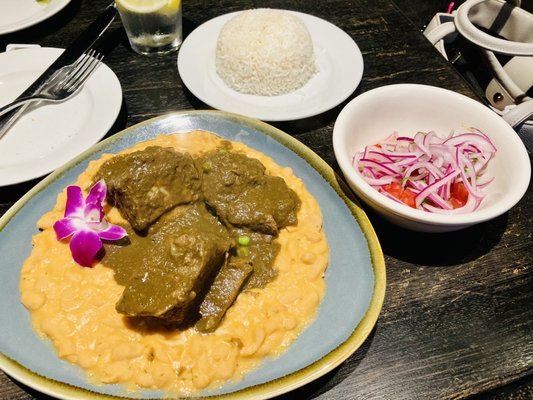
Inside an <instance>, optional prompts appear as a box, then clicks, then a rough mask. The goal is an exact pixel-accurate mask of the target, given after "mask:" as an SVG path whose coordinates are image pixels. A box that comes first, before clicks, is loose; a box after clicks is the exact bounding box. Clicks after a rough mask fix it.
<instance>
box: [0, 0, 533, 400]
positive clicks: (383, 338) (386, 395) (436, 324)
mask: <svg viewBox="0 0 533 400" xmlns="http://www.w3.org/2000/svg"><path fill="white" fill-rule="evenodd" d="M108 2H109V0H91V1H89V0H85V1H79V0H73V1H72V2H71V3H70V4H69V5H68V6H67V8H66V9H65V10H63V11H62V12H60V13H59V14H57V15H56V16H54V17H52V18H50V19H49V20H47V21H45V22H43V23H41V24H39V25H38V26H35V27H32V28H29V29H26V30H24V31H21V32H18V33H15V34H10V35H4V36H0V51H3V50H4V49H5V45H6V44H8V43H37V44H40V45H42V46H49V47H65V46H66V45H68V44H69V43H70V42H71V41H72V40H73V39H74V38H75V37H76V36H77V35H78V34H79V33H80V32H81V31H82V30H83V28H84V27H85V26H87V25H88V24H89V23H90V22H91V21H92V20H93V19H94V18H95V15H96V14H97V13H98V12H99V11H100V10H102V9H103V8H104V7H105V6H106V5H107V3H108ZM447 4H448V2H446V1H436V0H428V1H425V0H413V1H407V0H395V1H388V0H325V1H321V2H314V1H308V0H271V1H264V0H257V1H250V0H225V1H213V0H211V1H210V0H186V1H185V2H184V5H183V10H184V18H185V21H184V30H185V34H187V33H189V32H191V31H192V30H193V29H194V28H195V27H196V26H198V25H199V24H201V23H203V22H205V21H207V20H209V19H211V18H213V17H216V16H218V15H221V14H224V13H227V12H231V11H237V10H242V9H248V8H257V7H270V8H284V9H291V10H297V11H301V12H305V13H309V14H312V15H315V16H318V17H321V18H323V19H326V20H328V21H330V22H332V23H334V24H335V25H337V26H339V27H340V28H342V29H343V30H345V31H346V32H347V33H348V34H349V35H350V36H351V37H353V38H354V39H355V40H356V42H357V44H358V45H359V47H360V49H361V51H362V53H363V57H364V61H365V71H364V75H363V79H362V82H361V84H360V86H359V88H358V89H357V90H356V92H355V93H354V94H353V95H352V97H354V96H356V95H358V94H360V93H362V92H365V91H367V90H369V89H372V88H375V87H379V86H383V85H388V84H394V83H405V82H411V83H423V84H429V85H434V86H440V87H444V88H448V89H451V90H454V91H457V92H460V93H462V94H465V95H467V96H470V97H474V98H475V94H474V93H473V91H472V90H471V88H470V86H469V85H468V84H467V83H465V81H464V80H463V79H462V78H461V77H460V75H459V74H458V73H456V71H455V70H454V69H453V68H452V67H451V66H450V65H449V64H448V63H447V62H446V61H445V60H444V59H443V58H441V57H440V56H439V54H438V53H437V52H436V51H435V50H434V49H433V48H432V47H431V45H430V44H429V42H427V41H426V40H425V38H424V37H423V36H422V34H421V33H420V31H421V28H422V25H423V24H424V23H426V22H427V21H429V19H430V17H431V16H432V15H433V14H434V13H435V12H436V11H443V10H444V9H445V8H446V6H447ZM0 12H1V11H0ZM101 45H102V49H103V51H104V52H105V53H106V63H107V65H108V66H109V67H110V68H112V69H113V71H114V72H115V73H116V75H117V76H118V78H119V80H120V82H121V84H122V90H123V96H124V102H123V109H122V110H121V113H120V116H119V118H118V120H117V122H116V124H115V126H114V127H113V128H112V129H111V131H110V132H109V134H108V135H112V134H114V133H116V132H117V131H119V130H121V129H123V128H125V127H127V126H130V125H132V124H135V123H137V122H140V121H143V120H145V119H147V118H150V117H154V116H157V115H160V114H163V113H166V112H169V111H175V110H183V109H206V108H209V107H207V106H206V105H205V104H203V103H201V102H200V101H199V100H197V99H196V98H194V96H192V95H191V94H190V93H189V92H188V91H187V90H186V88H185V87H184V85H183V84H182V82H181V80H180V77H179V75H178V72H177V68H176V56H175V55H170V56H165V57H161V58H146V57H142V56H139V55H137V54H135V53H133V52H132V51H131V50H130V49H129V47H128V45H127V41H126V38H125V34H124V32H123V30H122V28H121V25H120V22H119V21H118V20H116V21H115V22H114V23H113V25H112V26H111V28H110V29H109V30H108V32H107V34H106V35H105V37H104V40H103V43H101ZM340 61H341V60H340ZM343 105H344V104H341V105H340V106H338V107H336V108H335V109H333V110H331V111H329V112H326V113H324V114H321V115H318V116H316V117H313V118H309V119H305V120H301V121H292V122H283V123H277V124H275V125H276V126H277V127H278V128H281V129H282V130H284V131H285V132H287V133H288V134H290V135H292V136H294V137H295V138H297V139H298V140H300V141H302V142H303V143H305V144H306V145H307V146H309V147H310V148H312V149H313V150H314V151H315V152H316V153H317V154H318V155H319V156H321V157H322V158H323V159H324V160H325V161H326V162H327V163H328V164H329V165H331V166H332V167H333V168H334V169H335V170H337V171H338V166H337V164H336V162H335V158H334V155H333V150H332V144H331V135H332V128H333V124H334V121H335V118H336V116H337V114H338V112H339V111H340V109H341V108H342V106H343ZM36 182H37V180H36V181H32V182H28V183H24V184H20V185H15V186H10V187H4V188H0V214H3V213H4V212H5V211H6V210H7V209H8V208H9V207H10V206H11V205H12V204H13V203H14V202H15V201H16V200H17V199H18V198H20V197H21V196H22V195H23V194H24V193H25V192H26V191H28V190H29V189H30V188H31V187H32V186H33V185H35V183H36ZM367 211H368V215H369V217H370V219H371V221H372V223H373V225H374V227H375V229H376V231H377V234H378V237H379V239H380V242H381V245H382V248H383V251H384V254H385V260H386V264H387V291H386V297H385V302H384V305H383V309H382V312H381V315H380V317H379V320H378V322H377V325H376V327H375V329H374V330H373V332H372V334H371V335H370V337H369V338H368V339H367V341H366V342H365V343H364V345H363V346H362V347H361V348H360V349H359V350H358V351H356V352H355V354H353V355H352V356H351V357H350V358H349V359H348V360H347V361H346V362H344V363H343V364H342V365H341V366H339V367H338V368H336V369H335V370H334V371H332V372H330V373H328V374H327V375H326V376H324V377H322V378H320V379H318V380H317V381H315V382H313V383H311V384H308V385H307V386H305V387H303V388H301V389H298V390H296V391H295V392H292V393H289V394H287V395H286V396H283V398H286V399H301V398H308V399H309V398H320V399H457V398H472V397H473V398H478V397H479V398H487V399H506V398H510V399H527V398H533V306H532V305H533V262H532V260H531V259H532V256H533V238H532V229H533V222H532V221H533V190H532V188H531V186H530V187H529V189H528V192H527V194H526V195H525V197H524V198H523V199H522V201H520V203H519V204H518V205H516V206H515V207H514V208H513V209H512V210H511V211H509V212H508V213H507V214H505V215H502V216H501V217H499V218H496V219H495V220H493V221H490V222H486V223H483V224H481V225H478V226H475V227H472V228H469V229H465V230H463V231H460V232H455V233H448V234H435V235H431V234H419V233H414V232H409V231H405V230H402V229H399V228H397V227H395V226H392V225H390V224H389V223H387V222H385V221H383V220H381V219H380V218H379V217H378V216H376V215H374V214H373V213H372V212H370V211H369V210H367ZM415 249H416V250H415ZM414 250H415V251H414ZM0 398H1V399H19V400H22V399H34V398H38V399H41V398H46V396H44V395H42V394H39V393H37V392H35V391H33V390H32V389H30V388H28V387H25V386H24V385H22V384H20V383H18V382H16V381H15V380H13V379H11V378H9V377H8V376H6V375H4V374H3V373H0Z"/></svg>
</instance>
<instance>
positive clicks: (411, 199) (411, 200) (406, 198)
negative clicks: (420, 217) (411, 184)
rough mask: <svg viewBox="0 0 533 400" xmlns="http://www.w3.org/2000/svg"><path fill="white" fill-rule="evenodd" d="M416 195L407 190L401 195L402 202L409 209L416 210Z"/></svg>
mask: <svg viewBox="0 0 533 400" xmlns="http://www.w3.org/2000/svg"><path fill="white" fill-rule="evenodd" d="M415 199H416V194H415V193H414V192H412V191H411V190H409V189H405V190H404V191H403V192H402V194H401V195H400V200H401V201H402V202H403V203H405V204H407V205H408V206H409V207H413V208H416V201H415Z"/></svg>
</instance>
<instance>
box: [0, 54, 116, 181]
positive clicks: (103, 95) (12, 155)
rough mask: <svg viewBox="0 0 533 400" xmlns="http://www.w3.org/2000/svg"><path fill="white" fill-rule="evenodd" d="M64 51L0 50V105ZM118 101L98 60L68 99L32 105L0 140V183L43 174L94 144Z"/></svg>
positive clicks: (109, 73) (110, 73)
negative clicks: (87, 78) (84, 80)
mask: <svg viewBox="0 0 533 400" xmlns="http://www.w3.org/2000/svg"><path fill="white" fill-rule="evenodd" d="M62 52H63V50H62V49H55V48H39V47H37V48H28V49H20V50H13V51H9V52H7V53H0V106H3V105H5V104H8V103H9V102H11V101H12V100H14V99H15V98H16V97H17V96H18V95H20V93H22V92H23V91H24V89H26V88H27V87H28V86H29V85H30V84H31V83H32V82H33V81H34V80H35V79H36V78H37V77H38V76H39V75H40V74H41V73H42V72H43V71H44V70H45V69H46V68H47V67H48V66H49V65H50V64H52V62H54V60H55V59H56V58H57V57H59V55H60V54H61V53H62ZM121 105H122V90H121V87H120V82H119V81H118V78H117V77H116V75H115V74H114V73H113V71H111V69H109V67H108V66H107V65H105V64H101V65H100V66H99V67H98V68H97V69H96V71H95V72H94V74H93V75H92V76H91V77H90V78H89V80H88V81H87V82H86V83H85V85H84V87H83V88H82V89H81V91H80V92H79V93H77V94H76V95H75V96H74V97H72V98H71V99H69V100H67V101H65V102H63V103H60V104H51V103H50V104H45V105H41V106H39V107H32V106H30V107H32V108H31V109H28V111H27V112H26V113H24V114H23V115H22V116H21V117H20V118H19V120H17V121H16V123H15V124H14V125H13V126H12V127H11V128H10V129H9V131H8V132H7V133H6V134H5V136H4V137H3V138H2V139H1V140H0V186H7V185H12V184H15V183H20V182H25V181H28V180H31V179H34V178H38V177H40V176H43V175H45V174H47V173H49V172H51V171H53V170H55V169H56V168H57V167H59V166H61V165H63V164H64V163H66V162H67V161H69V160H71V159H72V158H74V157H75V156H77V155H78V154H80V153H81V152H83V151H84V150H86V149H88V148H89V147H91V146H92V145H93V144H95V143H96V142H98V141H99V140H100V139H101V138H102V137H103V136H104V135H105V134H106V133H107V132H108V131H109V129H110V128H111V127H112V126H113V123H114V122H115V120H116V118H117V116H118V114H119V112H120V107H121Z"/></svg>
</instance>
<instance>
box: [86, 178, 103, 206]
mask: <svg viewBox="0 0 533 400" xmlns="http://www.w3.org/2000/svg"><path fill="white" fill-rule="evenodd" d="M106 193H107V185H106V183H105V181H104V180H103V179H100V180H99V181H98V182H96V183H95V184H94V186H93V187H92V188H91V190H90V191H89V195H88V196H87V200H86V202H87V204H98V205H100V206H101V205H102V203H103V202H104V200H105V196H106Z"/></svg>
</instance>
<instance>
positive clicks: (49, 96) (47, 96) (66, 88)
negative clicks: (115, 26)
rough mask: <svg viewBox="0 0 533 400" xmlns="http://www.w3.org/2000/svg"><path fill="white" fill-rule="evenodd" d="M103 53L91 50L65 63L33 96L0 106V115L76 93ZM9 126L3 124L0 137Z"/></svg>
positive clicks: (65, 97) (61, 99)
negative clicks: (30, 104) (71, 61)
mask: <svg viewBox="0 0 533 400" xmlns="http://www.w3.org/2000/svg"><path fill="white" fill-rule="evenodd" d="M103 58H104V57H103V55H101V54H98V53H97V52H96V51H94V50H91V51H89V52H88V53H87V54H83V55H81V56H80V57H79V58H78V59H77V60H76V61H75V62H74V63H73V64H70V65H66V66H64V67H62V68H60V69H59V70H57V71H56V73H55V74H54V75H52V77H51V78H50V79H49V81H48V82H47V83H46V84H45V85H44V86H43V87H42V88H41V89H40V90H39V91H38V92H37V93H36V94H35V95H33V96H28V97H22V98H20V99H17V100H16V101H14V102H12V103H10V104H7V105H5V106H4V107H1V108H0V117H1V116H2V115H4V114H6V113H8V112H9V111H12V110H13V109H15V108H17V107H23V108H25V107H27V106H28V104H29V103H32V102H36V101H43V102H61V101H65V100H67V99H68V98H70V97H71V96H73V95H74V94H76V93H77V92H78V91H79V90H80V89H81V88H82V87H83V84H84V83H85V82H86V81H87V79H89V77H90V76H91V75H92V73H93V72H94V71H95V70H96V68H97V67H98V66H99V65H100V63H101V61H102V59H103ZM8 129H9V126H7V127H6V126H4V127H3V129H2V131H1V132H0V139H1V138H2V136H3V135H4V134H5V133H6V132H7V130H8Z"/></svg>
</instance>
